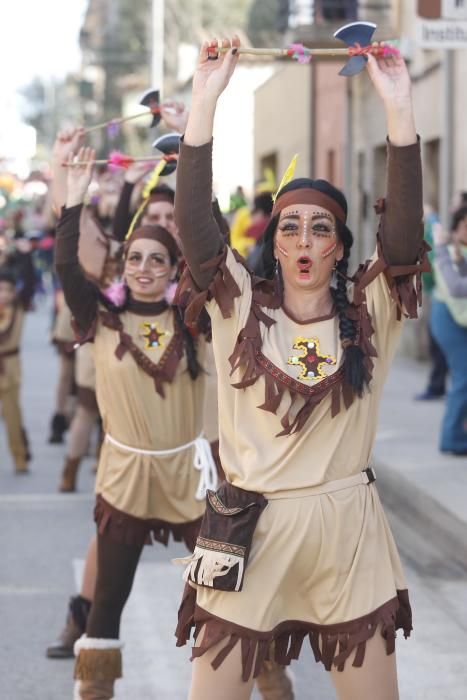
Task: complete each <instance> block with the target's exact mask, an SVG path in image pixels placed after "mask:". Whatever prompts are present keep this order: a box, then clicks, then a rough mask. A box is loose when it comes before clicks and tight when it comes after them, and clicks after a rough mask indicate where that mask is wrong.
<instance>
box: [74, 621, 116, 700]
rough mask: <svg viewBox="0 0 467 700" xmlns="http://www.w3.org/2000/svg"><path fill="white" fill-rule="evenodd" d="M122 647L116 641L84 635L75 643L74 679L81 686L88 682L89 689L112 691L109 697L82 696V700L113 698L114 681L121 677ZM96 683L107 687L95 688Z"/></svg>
mask: <svg viewBox="0 0 467 700" xmlns="http://www.w3.org/2000/svg"><path fill="white" fill-rule="evenodd" d="M122 646H123V645H122V643H121V642H120V640H118V639H96V638H94V637H88V636H87V635H85V634H83V636H82V637H80V639H78V641H77V642H75V656H76V664H75V679H76V680H78V681H81V683H82V684H83V681H86V682H90V683H91V685H90V687H91V689H92V688H94V689H96V688H97V687H99V688H101V689H102V688H107V692H109V691H110V690H111V691H112V694H111V695H102V696H100V695H96V696H94V695H82V696H81V697H82V698H86V700H91V698H92V700H94V698H96V700H101V697H102V699H103V700H107V698H112V697H113V684H114V681H116V680H117V678H121V677H122V651H121V649H122ZM97 683H98V684H102V683H107V684H108V685H99V686H97V685H96V684H97ZM81 687H83V685H82V686H81ZM84 688H86V686H85V685H84Z"/></svg>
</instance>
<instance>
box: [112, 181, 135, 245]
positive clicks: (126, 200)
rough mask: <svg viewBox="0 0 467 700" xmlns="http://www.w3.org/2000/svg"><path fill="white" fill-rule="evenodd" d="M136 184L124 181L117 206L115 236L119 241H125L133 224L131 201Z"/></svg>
mask: <svg viewBox="0 0 467 700" xmlns="http://www.w3.org/2000/svg"><path fill="white" fill-rule="evenodd" d="M134 188H135V186H134V184H133V183H132V182H124V183H123V187H122V191H121V192H120V198H119V200H118V204H117V208H116V209H115V217H114V230H113V236H114V238H115V239H116V240H117V241H124V240H125V236H126V234H127V233H128V229H129V228H130V224H131V213H130V203H131V195H132V194H133V190H134Z"/></svg>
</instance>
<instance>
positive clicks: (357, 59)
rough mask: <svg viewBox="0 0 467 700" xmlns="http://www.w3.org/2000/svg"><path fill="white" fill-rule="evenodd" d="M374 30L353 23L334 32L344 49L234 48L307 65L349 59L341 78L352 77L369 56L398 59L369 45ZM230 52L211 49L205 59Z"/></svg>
mask: <svg viewBox="0 0 467 700" xmlns="http://www.w3.org/2000/svg"><path fill="white" fill-rule="evenodd" d="M375 29H376V24H373V22H352V23H351V24H346V25H345V26H344V27H341V28H340V29H338V30H337V32H335V34H334V36H335V38H336V39H339V40H340V41H343V42H344V43H346V44H347V48H345V49H344V48H342V49H340V48H329V49H327V48H316V49H310V48H308V47H306V46H303V44H290V46H288V47H287V48H285V49H266V48H265V49H255V48H248V47H242V46H240V47H239V48H238V49H237V52H238V53H239V54H251V55H253V56H278V57H281V58H292V59H294V60H296V61H298V62H299V63H309V62H310V61H311V59H312V58H313V56H347V57H348V58H349V60H348V61H347V63H346V64H345V66H344V67H343V68H342V70H341V71H340V73H339V74H340V75H345V76H348V77H349V76H352V75H356V74H357V73H359V72H360V71H361V70H363V68H364V67H365V64H366V62H367V60H368V58H367V57H368V54H370V53H371V54H373V56H398V55H399V50H398V49H397V48H396V47H395V46H393V45H391V44H386V43H375V44H372V43H371V39H372V37H373V34H374V32H375ZM226 51H231V47H223V46H210V47H209V48H208V56H209V58H211V59H215V58H217V56H218V55H219V53H225V52H226Z"/></svg>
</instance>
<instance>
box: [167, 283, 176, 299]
mask: <svg viewBox="0 0 467 700" xmlns="http://www.w3.org/2000/svg"><path fill="white" fill-rule="evenodd" d="M177 286H178V285H177V283H176V282H171V283H170V284H169V285H168V287H167V289H166V290H165V300H166V301H167V303H168V304H173V300H174V299H175V292H176V291H177Z"/></svg>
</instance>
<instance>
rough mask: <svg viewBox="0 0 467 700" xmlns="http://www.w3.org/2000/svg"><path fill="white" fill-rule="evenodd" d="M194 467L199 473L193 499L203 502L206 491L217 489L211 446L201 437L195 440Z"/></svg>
mask: <svg viewBox="0 0 467 700" xmlns="http://www.w3.org/2000/svg"><path fill="white" fill-rule="evenodd" d="M194 466H195V469H197V470H198V471H199V472H201V473H200V475H199V484H198V488H197V489H196V496H195V498H196V500H197V501H204V498H205V496H206V491H207V489H211V491H215V490H216V489H217V469H216V463H215V462H214V459H213V456H212V451H211V445H210V444H209V442H208V441H207V440H206V438H205V437H203V436H202V435H200V436H199V437H198V438H196V440H195V460H194Z"/></svg>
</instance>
